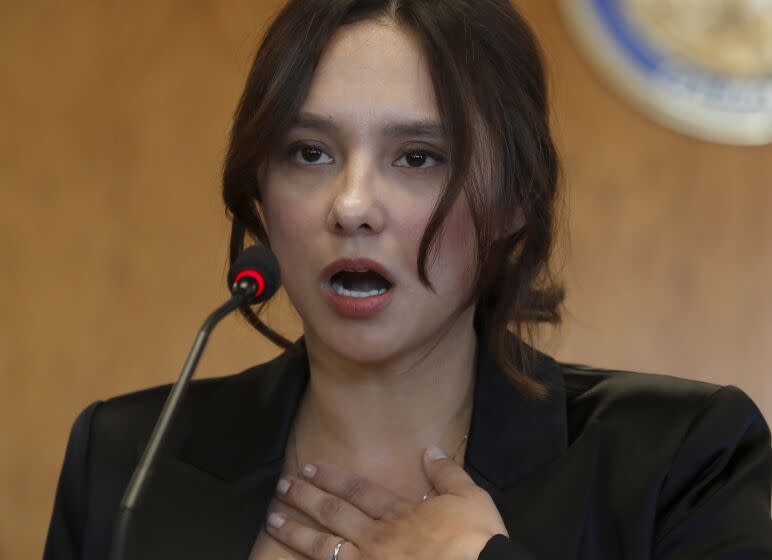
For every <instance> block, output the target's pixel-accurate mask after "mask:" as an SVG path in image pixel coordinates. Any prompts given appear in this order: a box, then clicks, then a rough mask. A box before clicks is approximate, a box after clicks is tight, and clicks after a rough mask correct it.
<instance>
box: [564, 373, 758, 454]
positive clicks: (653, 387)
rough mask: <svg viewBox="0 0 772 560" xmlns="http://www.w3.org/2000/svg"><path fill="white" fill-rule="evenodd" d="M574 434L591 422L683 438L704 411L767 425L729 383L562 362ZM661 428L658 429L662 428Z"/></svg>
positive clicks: (657, 436)
mask: <svg viewBox="0 0 772 560" xmlns="http://www.w3.org/2000/svg"><path fill="white" fill-rule="evenodd" d="M559 365H560V368H561V370H562V374H563V379H564V380H565V385H566V397H567V410H568V417H569V427H570V431H571V432H573V436H577V435H578V432H580V431H581V430H583V429H584V427H585V426H587V425H588V424H589V423H591V422H602V423H604V424H607V425H610V426H614V425H617V426H619V427H620V429H625V428H630V429H633V428H635V431H636V432H637V433H645V432H646V431H648V432H650V434H651V437H652V439H653V440H656V439H657V438H659V437H661V436H662V433H664V432H666V433H667V434H668V439H670V438H671V437H672V436H673V435H675V434H678V435H679V436H680V437H684V436H685V435H686V434H687V432H688V431H689V430H690V429H691V428H692V426H693V425H694V424H695V423H697V422H699V421H700V419H701V418H702V417H703V416H704V415H706V414H711V415H716V414H718V415H721V416H726V415H731V416H734V417H735V418H738V417H743V418H745V419H747V420H748V421H752V422H754V423H761V424H762V425H764V426H765V421H764V418H763V416H762V414H761V412H760V410H759V409H758V407H757V406H756V404H755V403H754V402H753V400H752V399H751V398H750V397H749V396H748V395H747V394H746V393H745V392H744V391H742V390H741V389H739V388H737V387H735V386H733V385H717V384H714V383H707V382H703V381H696V380H691V379H684V378H680V377H675V376H672V375H664V374H655V373H644V372H635V371H625V370H613V369H605V368H598V367H591V366H587V365H582V364H574V363H560V362H559ZM660 429H661V430H660Z"/></svg>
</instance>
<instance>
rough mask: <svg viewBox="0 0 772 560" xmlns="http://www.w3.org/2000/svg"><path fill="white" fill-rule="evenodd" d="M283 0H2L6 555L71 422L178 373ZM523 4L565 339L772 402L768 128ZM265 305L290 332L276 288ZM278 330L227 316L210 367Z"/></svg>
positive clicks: (28, 553) (265, 348)
mask: <svg viewBox="0 0 772 560" xmlns="http://www.w3.org/2000/svg"><path fill="white" fill-rule="evenodd" d="M280 4H281V1H280V0H273V1H268V0H259V1H258V2H246V1H244V0H241V1H236V2H228V3H227V4H226V3H221V2H214V1H211V0H200V1H198V2H186V3H178V2H171V1H154V2H149V1H146V0H145V1H142V2H132V3H127V4H126V3H125V4H116V3H98V4H94V3H87V2H71V3H68V4H67V5H64V4H60V3H56V2H50V1H48V2H46V1H43V0H37V1H34V2H26V3H21V2H18V3H3V5H0V47H2V48H0V67H2V68H3V69H4V71H5V73H4V77H3V88H1V89H0V121H1V122H2V123H3V129H4V133H3V134H2V135H0V183H1V184H2V193H1V195H0V196H2V200H1V201H0V202H1V204H0V248H1V249H2V262H3V265H4V266H3V270H4V273H3V275H2V276H0V303H1V307H0V308H1V309H2V313H1V314H0V422H1V423H0V451H1V452H2V454H1V455H0V495H2V499H0V558H3V559H5V558H9V559H10V558H13V559H26V558H39V557H40V555H41V551H42V546H43V541H44V537H45V531H46V528H47V523H48V519H49V515H50V511H51V505H52V499H53V494H54V490H55V483H56V478H57V476H58V472H59V469H60V466H61V461H62V457H63V453H64V446H65V443H66V438H67V435H68V431H69V428H70V426H71V424H72V421H73V420H74V418H75V416H76V415H77V413H78V412H79V411H80V410H82V409H83V408H84V407H85V406H87V405H88V404H89V403H91V402H93V401H94V400H97V399H103V398H107V397H109V396H111V395H114V394H117V393H121V392H126V391H130V390H134V389H138V388H141V387H145V386H149V385H155V384H160V383H165V382H169V381H172V380H173V379H174V378H175V377H176V375H177V372H178V369H179V367H180V364H181V362H182V360H183V358H184V356H185V353H186V352H187V348H188V345H189V344H190V342H191V340H192V337H193V335H194V332H195V330H196V328H197V326H198V324H199V323H200V321H201V320H202V318H203V317H204V315H205V314H206V313H207V312H208V311H209V310H210V309H211V308H212V307H213V306H215V305H216V304H217V303H218V302H220V301H221V300H222V299H223V297H224V296H225V289H224V272H225V267H226V264H225V263H226V249H225V247H226V239H227V221H226V219H225V217H224V215H223V209H222V205H221V203H220V200H219V183H218V180H219V170H220V166H221V164H222V157H223V152H224V149H225V144H226V135H227V130H228V126H229V122H230V118H231V114H232V111H233V109H234V107H235V104H236V101H237V99H238V95H239V92H240V88H241V87H242V84H243V80H244V77H245V75H246V71H247V68H248V64H249V61H250V57H251V55H252V54H253V52H254V48H255V43H256V40H257V38H258V37H259V36H260V33H261V31H262V29H263V26H264V25H265V23H266V21H267V19H268V17H269V16H270V15H271V14H272V13H274V12H275V10H276V9H277V8H278V7H279V6H280ZM520 5H521V6H522V7H523V9H524V10H525V12H526V14H527V16H528V17H529V19H530V20H531V21H532V22H533V24H534V26H535V27H536V28H537V30H538V33H539V35H540V37H541V38H542V40H543V42H544V47H545V50H546V53H547V57H548V60H549V65H550V79H551V84H552V87H553V99H554V107H555V115H554V122H555V131H556V135H557V138H558V141H559V144H560V148H561V151H562V154H563V157H564V166H565V171H566V180H565V181H566V187H567V189H568V193H569V194H568V195H567V199H566V200H567V205H566V206H567V213H568V216H569V222H568V223H569V225H568V227H567V233H570V238H571V241H570V244H568V243H566V244H565V247H564V255H565V257H564V260H565V270H564V276H565V278H566V279H567V281H568V286H569V294H570V296H569V312H570V315H569V316H568V320H567V323H566V325H565V327H564V328H563V330H562V331H561V332H560V333H558V334H557V335H553V336H552V337H551V338H550V339H548V340H545V342H544V344H543V345H544V347H545V348H546V349H547V350H548V351H550V352H553V353H554V354H555V355H557V356H558V357H560V358H564V359H569V360H577V361H584V362H589V363H593V364H597V365H605V366H610V367H621V368H629V369H637V370H647V371H658V372H668V373H673V374H678V375H682V376H685V377H694V378H700V379H706V380H710V381H715V382H719V383H734V384H737V385H739V386H740V387H742V388H743V389H745V390H746V391H747V392H749V393H750V394H751V396H753V397H754V399H755V400H756V401H757V402H758V403H759V404H760V406H761V407H762V408H763V409H764V411H765V413H766V414H767V416H768V417H772V382H770V380H769V378H768V376H767V375H766V371H767V369H768V365H767V364H769V363H770V361H772V345H770V343H769V342H768V341H769V340H770V339H772V303H771V302H772V298H770V297H769V296H768V294H767V290H768V286H769V285H772V256H771V255H772V251H770V239H772V225H771V224H770V218H769V214H770V210H772V201H771V200H770V194H769V192H770V183H771V181H770V176H772V150H770V148H755V149H747V148H746V149H739V148H737V149H735V148H728V147H721V146H714V145H709V144H705V143H702V142H699V141H696V140H691V139H688V138H685V137H683V136H680V135H678V134H675V133H672V132H669V131H667V130H664V129H662V128H661V127H659V126H657V125H655V124H653V123H651V122H650V121H649V120H648V119H646V118H645V117H642V116H641V115H639V114H638V113H637V112H636V111H634V110H633V109H631V107H630V106H629V105H628V104H627V103H625V102H624V101H622V100H620V99H619V98H618V97H617V96H616V95H615V94H614V93H613V92H611V91H610V90H609V89H608V88H607V87H606V85H605V83H604V82H603V81H602V80H600V79H599V78H598V76H597V75H596V74H595V72H594V71H593V70H592V69H591V68H589V67H588V65H587V64H586V63H585V62H584V61H583V60H582V59H581V58H580V57H579V55H578V54H577V52H576V49H575V45H574V43H573V42H572V41H571V40H570V38H569V37H568V35H567V33H566V30H565V28H564V26H563V24H562V22H561V21H560V19H559V17H558V13H557V10H556V8H555V6H554V5H553V4H552V3H551V2H544V1H543V0H527V1H526V0H523V1H521V2H520ZM270 318H271V321H272V322H273V323H274V324H275V325H276V326H277V327H278V328H280V329H281V330H283V332H284V333H285V334H287V336H291V337H294V336H297V335H299V334H300V328H299V323H298V320H297V317H296V316H295V314H294V313H293V311H292V309H291V306H290V305H289V304H288V301H287V299H286V297H285V296H284V295H283V294H282V295H281V296H280V297H279V299H278V300H277V302H276V303H275V304H274V306H273V308H272V311H271V314H270ZM276 353H277V349H276V348H273V347H272V346H271V345H269V344H268V343H266V342H264V341H262V340H261V339H260V338H259V336H257V335H256V334H253V333H252V332H251V331H250V330H249V329H248V328H247V327H246V325H245V323H244V322H243V321H241V320H239V319H236V318H231V319H229V320H228V321H226V324H224V325H223V326H222V327H221V328H220V329H219V330H218V331H217V333H216V334H215V335H214V336H213V338H212V341H211V345H210V348H209V349H208V351H207V354H206V356H205V358H204V359H203V361H202V364H201V372H202V373H201V375H217V374H225V373H229V372H233V371H237V370H240V369H243V368H245V367H248V366H249V365H251V364H254V363H257V362H260V361H264V360H265V359H267V358H269V357H271V356H273V355H275V354H276Z"/></svg>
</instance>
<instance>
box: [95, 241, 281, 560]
mask: <svg viewBox="0 0 772 560" xmlns="http://www.w3.org/2000/svg"><path fill="white" fill-rule="evenodd" d="M280 283H281V276H280V272H279V263H278V261H277V260H276V257H275V256H274V254H273V253H272V252H271V251H270V249H268V248H267V247H264V246H261V245H253V246H251V247H249V248H247V249H245V250H244V251H243V252H242V253H241V254H240V255H239V257H238V258H237V259H236V261H235V262H234V263H233V265H232V266H231V268H230V270H229V271H228V288H229V289H230V292H231V294H232V295H231V298H230V299H229V300H228V301H227V302H225V303H224V304H223V305H221V306H220V307H218V308H217V309H215V310H214V312H212V314H211V315H209V317H207V319H206V320H205V321H204V324H203V325H202V326H201V328H200V329H199V331H198V334H197V335H196V338H195V340H194V341H193V346H192V347H191V348H190V351H189V352H188V357H187V358H186V359H185V363H184V364H183V366H182V371H181V372H180V375H179V377H178V378H177V381H176V382H175V383H174V385H173V386H172V388H171V391H170V392H169V396H168V397H167V398H166V402H165V403H164V407H163V410H161V415H160V416H159V417H158V421H157V422H156V424H155V427H154V428H153V433H152V435H151V436H150V440H149V441H148V443H147V446H146V447H145V451H144V453H143V454H142V459H140V461H139V464H138V465H137V468H136V469H135V470H134V473H133V474H132V476H131V480H130V481H129V485H128V487H127V488H126V491H125V492H124V494H123V498H122V499H121V505H120V508H119V510H118V513H117V516H116V519H115V526H114V530H113V540H112V543H111V548H110V558H111V559H112V560H123V558H124V555H125V553H126V538H127V536H128V532H129V525H130V522H131V516H132V513H133V512H134V510H135V509H136V508H137V505H138V504H139V501H140V500H141V499H142V491H143V488H144V486H145V483H146V481H147V479H148V477H149V475H150V474H151V473H152V470H153V466H154V464H155V462H156V459H157V457H158V454H159V452H160V451H161V449H162V448H163V446H164V442H165V440H166V435H167V434H168V432H169V428H170V426H171V424H172V422H173V421H174V417H175V416H176V412H177V410H178V408H179V406H180V403H181V402H182V399H183V398H184V396H185V392H186V389H187V387H188V383H189V382H190V380H191V378H192V377H193V372H194V371H195V369H196V366H197V365H198V361H199V359H200V358H201V354H203V352H204V347H205V346H206V342H207V340H208V339H209V335H210V334H211V332H212V331H213V330H214V327H215V326H216V325H217V324H218V323H219V322H220V321H221V320H222V319H223V318H224V317H226V316H227V315H228V314H229V313H231V312H232V311H234V310H236V309H238V308H239V307H241V306H242V305H245V304H246V305H253V304H255V303H260V302H262V301H266V300H268V299H269V298H270V297H271V296H273V295H274V294H275V293H276V291H277V290H278V289H279V285H280Z"/></svg>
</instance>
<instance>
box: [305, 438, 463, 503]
mask: <svg viewBox="0 0 772 560" xmlns="http://www.w3.org/2000/svg"><path fill="white" fill-rule="evenodd" d="M468 438H469V432H467V433H465V434H464V437H463V438H461V443H459V444H458V447H457V448H456V452H455V453H454V454H453V457H451V460H452V461H454V462H455V461H456V456H457V455H458V452H459V451H461V447H463V445H464V442H465V441H466V440H467V439H468ZM292 452H293V455H295V469H297V476H298V477H299V478H303V477H302V475H301V474H300V460H299V459H298V444H297V439H296V436H295V429H294V428H293V429H292ZM432 492H434V486H432V487H430V488H429V490H428V492H426V494H424V496H423V498H421V501H422V502H425V501H426V500H427V499H428V498H429V495H430V494H431V493H432Z"/></svg>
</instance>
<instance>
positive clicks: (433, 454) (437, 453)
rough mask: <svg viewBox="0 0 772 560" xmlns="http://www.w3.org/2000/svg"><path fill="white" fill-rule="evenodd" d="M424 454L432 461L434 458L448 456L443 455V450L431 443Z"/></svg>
mask: <svg viewBox="0 0 772 560" xmlns="http://www.w3.org/2000/svg"><path fill="white" fill-rule="evenodd" d="M426 455H427V456H428V457H429V459H431V460H432V461H434V460H435V459H447V458H448V456H447V455H445V452H444V451H443V450H442V449H440V448H439V447H437V446H436V445H432V446H431V447H429V448H428V449H427V450H426Z"/></svg>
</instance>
